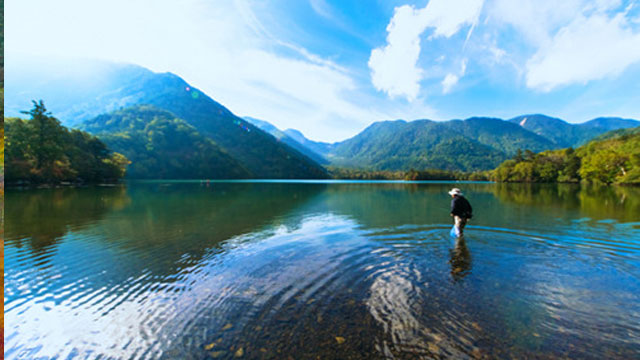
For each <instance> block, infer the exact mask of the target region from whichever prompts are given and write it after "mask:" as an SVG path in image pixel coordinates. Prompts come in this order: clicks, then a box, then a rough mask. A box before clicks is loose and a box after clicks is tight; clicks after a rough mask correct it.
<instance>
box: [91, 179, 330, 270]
mask: <svg viewBox="0 0 640 360" xmlns="http://www.w3.org/2000/svg"><path fill="white" fill-rule="evenodd" d="M321 189H322V187H318V186H314V187H309V186H306V187H305V186H303V185H292V184H256V183H253V184H251V183H245V184H239V183H212V184H209V185H208V186H207V185H206V184H201V185H198V184H193V183H166V184H153V185H150V184H144V185H143V184H134V185H132V186H130V188H129V191H128V193H129V195H130V197H131V199H132V202H131V205H130V206H128V207H126V208H124V209H122V210H121V211H117V212H113V213H111V214H110V215H109V216H107V217H106V218H105V220H104V221H103V222H102V223H101V226H99V227H96V228H94V229H92V232H94V233H98V234H102V235H104V236H105V237H106V238H107V239H109V240H108V241H115V242H117V245H118V247H119V248H120V249H121V250H122V251H126V252H130V253H132V254H133V255H138V254H139V255H140V256H141V257H143V258H144V257H146V256H148V254H153V256H154V261H153V262H152V263H149V264H145V267H146V268H147V269H149V267H152V269H151V270H153V272H154V273H156V272H157V273H167V272H172V271H173V270H175V269H174V267H175V266H176V264H177V263H178V262H180V261H181V259H189V261H187V264H193V263H195V262H197V261H198V260H199V259H200V258H201V257H202V255H203V254H204V253H205V252H206V251H207V250H208V249H211V248H219V247H223V246H224V245H223V242H224V241H225V240H228V239H231V238H233V237H236V236H239V235H243V234H248V233H251V232H255V231H260V230H261V229H264V228H269V229H275V228H277V227H278V226H286V227H295V226H297V222H296V221H299V220H300V219H295V218H290V217H289V215H290V214H291V213H292V212H293V210H294V209H296V208H297V207H299V206H301V205H302V204H303V203H305V202H307V201H308V200H309V199H310V198H312V197H313V196H314V195H316V194H317V193H318V192H319V191H321ZM171 269H173V270H171Z"/></svg>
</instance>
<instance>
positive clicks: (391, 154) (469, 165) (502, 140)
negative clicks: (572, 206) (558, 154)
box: [330, 118, 553, 171]
mask: <svg viewBox="0 0 640 360" xmlns="http://www.w3.org/2000/svg"><path fill="white" fill-rule="evenodd" d="M551 147H553V144H552V143H551V142H550V141H549V140H547V139H545V138H543V137H541V136H538V135H536V134H533V133H531V132H529V131H527V130H525V129H522V128H521V127H519V126H518V125H515V124H512V123H509V122H505V121H502V120H500V119H492V118H470V119H467V120H464V121H462V120H451V121H445V122H436V121H431V120H415V121H410V122H406V121H403V120H396V121H382V122H376V123H374V124H372V125H371V126H369V127H368V128H366V129H365V130H364V131H362V132H361V133H360V134H358V135H357V136H355V137H353V138H351V139H348V140H346V141H343V142H341V143H338V144H336V145H335V149H334V150H333V151H332V152H331V153H330V160H331V162H332V163H333V164H335V165H338V166H354V167H364V168H371V169H376V170H407V169H409V168H415V169H430V168H431V169H446V170H466V171H471V170H486V169H491V168H493V167H495V166H497V165H498V164H499V163H500V162H502V161H503V160H505V159H506V158H508V157H509V156H510V155H512V154H514V153H515V152H516V151H517V150H518V149H532V150H534V151H540V150H544V149H548V148H551Z"/></svg>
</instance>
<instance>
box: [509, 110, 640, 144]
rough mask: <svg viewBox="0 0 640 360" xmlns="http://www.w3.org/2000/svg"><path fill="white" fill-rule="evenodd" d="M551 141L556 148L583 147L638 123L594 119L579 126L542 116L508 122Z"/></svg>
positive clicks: (522, 117)
mask: <svg viewBox="0 0 640 360" xmlns="http://www.w3.org/2000/svg"><path fill="white" fill-rule="evenodd" d="M508 121H509V122H512V123H515V124H518V125H520V126H522V127H523V128H525V129H527V130H529V131H531V132H534V133H536V134H538V135H540V136H543V137H545V138H547V139H549V140H551V141H552V142H553V143H554V144H555V145H556V146H557V147H576V146H580V145H584V144H585V143H587V142H588V141H590V140H592V139H593V138H595V137H596V136H598V135H600V134H603V133H605V132H607V131H610V130H614V129H624V128H631V127H636V126H640V121H637V120H631V119H621V118H614V117H608V118H596V119H593V120H590V121H587V122H584V123H580V124H570V123H567V122H566V121H564V120H561V119H558V118H553V117H549V116H546V115H542V114H533V115H521V116H518V117H515V118H512V119H509V120H508Z"/></svg>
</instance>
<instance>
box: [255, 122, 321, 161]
mask: <svg viewBox="0 0 640 360" xmlns="http://www.w3.org/2000/svg"><path fill="white" fill-rule="evenodd" d="M243 119H245V120H247V121H248V122H250V123H252V124H253V125H255V126H257V127H259V128H260V129H261V130H263V131H265V132H267V133H269V134H271V135H272V136H273V137H275V138H276V139H277V140H278V141H281V142H283V143H285V144H287V145H289V146H290V147H292V148H294V149H296V150H297V151H299V152H300V153H302V154H304V155H305V156H307V157H308V158H310V159H311V160H313V161H315V162H317V163H318V164H323V165H325V164H328V163H329V161H327V159H326V158H325V157H324V156H322V155H321V154H319V153H317V152H315V151H313V150H312V149H310V148H309V147H307V146H305V145H303V144H301V143H300V142H298V141H296V140H295V139H294V138H292V137H291V136H289V135H287V134H286V133H285V132H283V131H281V130H280V129H278V128H277V127H275V126H273V125H272V124H271V123H269V122H267V121H264V120H259V119H255V118H252V117H249V116H245V117H243ZM298 133H299V132H298Z"/></svg>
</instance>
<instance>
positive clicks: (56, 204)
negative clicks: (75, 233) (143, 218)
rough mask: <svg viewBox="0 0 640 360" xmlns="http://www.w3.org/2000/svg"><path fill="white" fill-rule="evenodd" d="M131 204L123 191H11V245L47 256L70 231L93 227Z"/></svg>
mask: <svg viewBox="0 0 640 360" xmlns="http://www.w3.org/2000/svg"><path fill="white" fill-rule="evenodd" d="M129 200H130V199H129V197H128V196H127V194H126V189H125V188H124V187H111V188H87V189H74V188H66V189H39V190H28V191H11V192H9V193H8V194H7V196H6V205H7V208H8V209H10V211H9V212H7V213H6V223H7V233H6V237H7V239H8V244H11V245H14V246H17V247H20V246H22V245H23V244H26V245H28V246H29V248H30V249H31V250H32V252H33V253H34V254H38V253H40V252H43V251H44V252H46V251H47V250H46V249H48V248H49V247H51V245H54V244H56V243H57V242H58V241H59V240H60V239H61V238H62V237H63V236H64V235H65V234H67V233H68V232H69V230H70V229H73V230H78V229H81V228H83V227H84V226H86V225H91V224H94V223H95V222H96V221H98V220H100V219H102V218H103V217H104V216H105V215H106V214H107V213H108V212H109V211H112V210H114V209H119V208H122V207H124V206H126V204H127V203H128V202H129Z"/></svg>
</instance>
